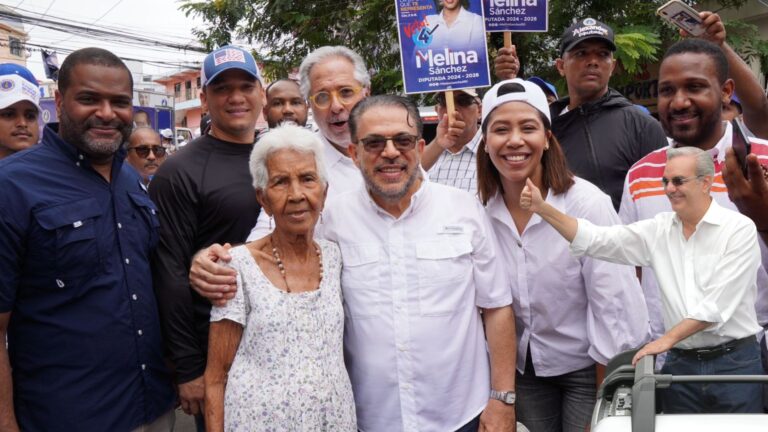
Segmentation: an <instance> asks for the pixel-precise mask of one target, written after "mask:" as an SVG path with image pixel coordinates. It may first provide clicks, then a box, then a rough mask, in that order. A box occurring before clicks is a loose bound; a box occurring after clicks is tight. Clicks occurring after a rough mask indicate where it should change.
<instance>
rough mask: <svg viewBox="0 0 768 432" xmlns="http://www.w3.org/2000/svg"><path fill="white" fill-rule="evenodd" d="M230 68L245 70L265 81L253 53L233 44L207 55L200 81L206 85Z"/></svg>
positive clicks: (260, 80) (261, 81)
mask: <svg viewBox="0 0 768 432" xmlns="http://www.w3.org/2000/svg"><path fill="white" fill-rule="evenodd" d="M230 69H240V70H242V71H245V72H247V73H249V74H250V75H251V76H253V77H254V78H256V79H257V80H259V82H260V83H262V84H263V83H264V81H263V79H262V78H261V72H260V71H259V66H258V65H257V64H256V59H254V58H253V55H252V54H251V53H250V52H248V51H247V50H244V49H242V48H240V47H236V46H233V45H226V46H223V47H221V48H217V49H216V50H214V51H213V52H211V53H210V54H208V55H207V56H206V57H205V60H203V67H202V69H201V70H200V82H201V84H202V85H203V87H205V86H206V85H208V83H210V82H211V81H213V80H214V79H216V77H217V76H219V74H220V73H222V72H224V71H227V70H230Z"/></svg>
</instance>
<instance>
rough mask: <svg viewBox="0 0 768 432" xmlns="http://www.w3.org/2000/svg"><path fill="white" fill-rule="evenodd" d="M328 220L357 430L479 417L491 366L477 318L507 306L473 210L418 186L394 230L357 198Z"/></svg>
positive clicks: (452, 194)
mask: <svg viewBox="0 0 768 432" xmlns="http://www.w3.org/2000/svg"><path fill="white" fill-rule="evenodd" d="M324 218H325V224H324V237H325V238H327V239H328V240H331V241H335V242H337V243H338V244H339V247H340V249H341V254H342V260H343V263H344V267H343V269H342V275H341V287H342V292H343V295H344V308H345V313H346V323H345V335H344V349H345V353H346V362H347V369H348V370H349V375H350V379H351V381H352V388H353V392H354V395H355V404H356V405H357V418H358V425H359V428H360V430H363V431H366V432H376V431H381V432H398V431H413V432H416V431H418V432H429V431H435V432H438V431H439V432H445V431H451V430H455V429H458V428H459V427H461V426H462V425H464V424H465V423H467V422H469V421H470V420H472V419H473V418H474V417H476V416H477V415H478V414H480V412H482V410H483V409H484V408H485V406H486V404H487V402H488V397H489V392H490V370H489V369H490V366H489V359H488V353H487V349H486V343H485V338H484V332H483V324H482V321H481V318H480V313H479V309H478V307H480V308H497V307H503V306H507V305H509V304H510V303H511V302H512V294H511V290H510V288H509V282H508V281H507V280H506V278H505V274H504V272H503V270H502V269H501V268H500V267H499V265H498V264H497V260H496V254H497V246H496V243H495V240H494V236H493V232H492V231H491V227H490V224H489V223H488V220H487V218H486V216H485V213H484V211H483V208H482V206H481V205H480V203H479V201H478V200H477V199H476V198H475V197H474V196H472V195H471V194H469V193H467V192H465V191H462V190H459V189H455V188H451V187H448V186H444V185H440V184H435V183H431V182H428V181H424V182H423V183H422V185H421V187H420V188H419V190H418V191H417V192H416V193H415V194H414V195H413V197H412V199H411V203H410V205H409V207H408V208H407V210H406V211H405V212H404V213H403V214H402V215H401V216H400V217H399V218H394V217H392V216H391V215H390V214H388V213H386V212H385V211H384V210H382V209H381V208H380V207H379V206H378V205H377V204H376V203H375V202H374V201H373V200H372V199H371V197H370V196H369V194H368V192H367V191H366V190H365V189H360V190H358V191H356V192H352V193H348V194H343V195H338V196H336V197H335V198H334V199H332V200H330V202H329V203H328V204H327V206H326V212H325V216H324ZM499 390H504V389H499Z"/></svg>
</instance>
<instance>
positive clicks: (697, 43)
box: [661, 38, 729, 84]
mask: <svg viewBox="0 0 768 432" xmlns="http://www.w3.org/2000/svg"><path fill="white" fill-rule="evenodd" d="M687 53H692V54H704V55H706V56H708V57H709V58H711V59H712V63H713V64H714V66H715V73H717V81H718V82H719V83H720V84H723V83H725V80H727V79H728V73H729V72H728V59H726V58H725V54H724V53H723V50H721V49H720V47H719V46H717V45H715V44H713V43H712V42H709V41H706V40H704V39H698V38H688V39H683V40H681V41H679V42H675V43H674V44H672V46H671V47H669V49H667V52H666V53H664V58H663V59H662V60H661V62H662V63H664V60H666V59H667V58H668V57H671V56H674V55H679V54H687Z"/></svg>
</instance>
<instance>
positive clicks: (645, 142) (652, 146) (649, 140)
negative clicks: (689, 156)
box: [635, 113, 669, 160]
mask: <svg viewBox="0 0 768 432" xmlns="http://www.w3.org/2000/svg"><path fill="white" fill-rule="evenodd" d="M639 119H640V121H639V123H638V126H639V128H638V130H636V131H635V134H637V135H636V136H637V137H639V142H638V146H637V147H636V151H637V153H636V154H635V160H640V159H642V158H643V157H645V156H646V155H647V154H649V153H651V152H653V151H656V150H658V149H660V148H662V147H666V146H667V145H668V144H669V141H667V135H666V134H665V133H664V129H663V128H662V127H661V123H659V122H658V121H657V120H656V119H654V118H653V117H651V116H649V115H646V114H642V113H641V115H640V116H639Z"/></svg>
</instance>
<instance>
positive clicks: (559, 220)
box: [520, 179, 579, 243]
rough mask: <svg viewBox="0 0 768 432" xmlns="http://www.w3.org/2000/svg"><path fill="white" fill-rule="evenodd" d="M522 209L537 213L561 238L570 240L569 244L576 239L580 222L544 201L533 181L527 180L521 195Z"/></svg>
mask: <svg viewBox="0 0 768 432" xmlns="http://www.w3.org/2000/svg"><path fill="white" fill-rule="evenodd" d="M520 207H522V208H523V210H530V211H532V212H534V213H537V214H538V215H539V216H541V218H542V219H544V220H545V221H546V222H547V223H549V224H550V225H552V228H554V229H555V230H557V232H559V233H560V235H561V236H563V237H564V238H565V239H566V240H568V243H570V242H572V241H573V239H574V238H575V237H576V232H577V231H578V229H579V222H578V221H577V220H576V218H573V217H570V216H568V215H567V214H565V213H563V212H561V211H560V210H558V209H556V208H554V207H552V206H551V205H549V204H548V203H547V202H546V201H544V198H542V196H541V191H540V190H539V188H538V187H536V185H535V184H533V182H532V181H531V179H526V180H525V187H524V188H523V193H522V194H520Z"/></svg>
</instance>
